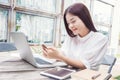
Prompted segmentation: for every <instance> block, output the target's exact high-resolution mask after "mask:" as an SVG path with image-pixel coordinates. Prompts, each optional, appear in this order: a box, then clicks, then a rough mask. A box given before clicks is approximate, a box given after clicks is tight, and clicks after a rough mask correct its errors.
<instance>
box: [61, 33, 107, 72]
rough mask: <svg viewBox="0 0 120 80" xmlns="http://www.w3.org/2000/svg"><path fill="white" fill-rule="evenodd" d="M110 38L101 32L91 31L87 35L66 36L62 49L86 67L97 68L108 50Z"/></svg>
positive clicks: (66, 54) (65, 53)
mask: <svg viewBox="0 0 120 80" xmlns="http://www.w3.org/2000/svg"><path fill="white" fill-rule="evenodd" d="M107 43H108V38H107V37H106V36H105V35H103V34H102V33H99V32H93V31H91V32H90V33H89V34H88V35H86V36H85V37H82V38H81V37H80V36H76V37H69V36H67V37H66V40H65V42H64V43H63V45H62V48H61V51H62V52H63V54H64V55H65V56H67V57H69V58H72V59H76V60H80V61H81V62H82V63H83V64H84V65H85V66H86V68H89V69H93V70H97V69H98V68H99V65H100V61H101V59H102V58H103V56H104V54H105V52H106V51H107Z"/></svg>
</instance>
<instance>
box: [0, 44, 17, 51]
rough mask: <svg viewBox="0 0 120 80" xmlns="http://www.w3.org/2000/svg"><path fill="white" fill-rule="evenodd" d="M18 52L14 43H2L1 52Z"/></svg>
mask: <svg viewBox="0 0 120 80" xmlns="http://www.w3.org/2000/svg"><path fill="white" fill-rule="evenodd" d="M14 50H17V48H16V47H15V45H14V44H13V43H8V42H0V52H7V51H14Z"/></svg>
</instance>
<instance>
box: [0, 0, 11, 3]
mask: <svg viewBox="0 0 120 80" xmlns="http://www.w3.org/2000/svg"><path fill="white" fill-rule="evenodd" d="M8 2H9V0H0V3H8Z"/></svg>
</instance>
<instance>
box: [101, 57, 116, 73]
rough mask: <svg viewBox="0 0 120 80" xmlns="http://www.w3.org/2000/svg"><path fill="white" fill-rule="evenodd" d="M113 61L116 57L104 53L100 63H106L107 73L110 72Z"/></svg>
mask: <svg viewBox="0 0 120 80" xmlns="http://www.w3.org/2000/svg"><path fill="white" fill-rule="evenodd" d="M115 62H116V57H114V56H111V55H105V56H104V58H103V60H102V62H101V64H102V65H108V66H109V69H108V73H111V71H112V68H113V66H114V64H115Z"/></svg>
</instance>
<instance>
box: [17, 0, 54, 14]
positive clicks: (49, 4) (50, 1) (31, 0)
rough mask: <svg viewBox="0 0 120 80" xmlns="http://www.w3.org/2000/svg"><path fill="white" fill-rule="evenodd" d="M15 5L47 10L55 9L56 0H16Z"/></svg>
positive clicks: (52, 10)
mask: <svg viewBox="0 0 120 80" xmlns="http://www.w3.org/2000/svg"><path fill="white" fill-rule="evenodd" d="M17 5H18V6H25V7H29V8H33V9H40V10H43V11H48V12H55V11H56V10H55V9H56V0H17Z"/></svg>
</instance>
